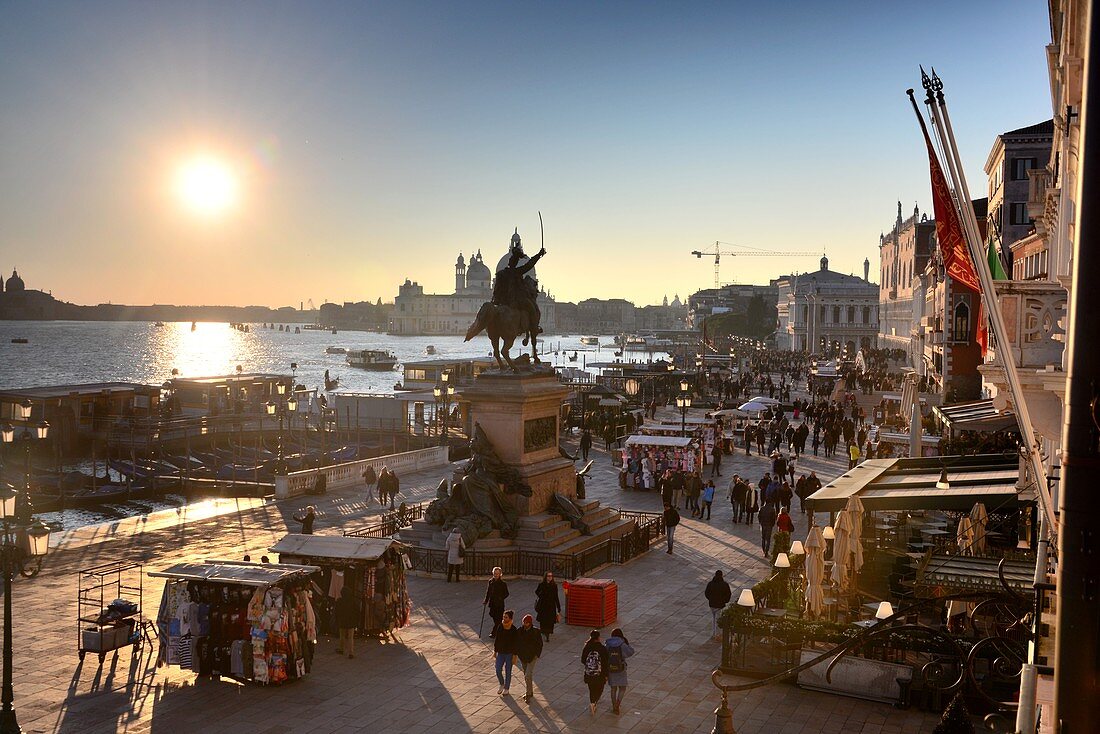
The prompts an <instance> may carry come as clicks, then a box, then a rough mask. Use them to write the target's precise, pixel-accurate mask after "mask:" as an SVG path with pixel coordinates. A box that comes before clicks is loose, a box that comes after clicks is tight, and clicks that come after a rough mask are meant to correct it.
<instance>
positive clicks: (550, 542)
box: [399, 500, 635, 554]
mask: <svg viewBox="0 0 1100 734" xmlns="http://www.w3.org/2000/svg"><path fill="white" fill-rule="evenodd" d="M575 502H576V503H577V505H578V506H579V507H580V508H581V509H582V510H583V511H584V522H585V524H587V525H588V528H589V530H590V532H591V534H590V535H582V534H581V532H580V531H579V530H577V529H575V528H574V527H573V526H572V525H571V524H570V523H569V521H568V520H565V519H563V518H562V517H561V516H560V515H554V514H551V513H548V512H541V513H538V514H535V515H527V516H525V517H521V518H520V519H519V528H518V530H517V531H516V537H515V538H502V537H500V533H499V532H498V531H495V530H494V531H493V532H491V533H490V534H489V535H487V536H486V537H484V538H479V539H478V540H477V542H476V543H474V545H473V550H475V551H482V552H488V551H500V550H516V549H518V550H528V551H536V552H543V553H561V554H570V553H579V552H580V551H583V550H586V549H587V548H590V547H592V546H594V545H598V544H599V543H603V542H604V541H607V540H611V539H613V538H618V537H620V536H622V535H625V534H627V533H629V532H631V531H633V530H634V525H635V523H634V520H625V519H623V518H622V517H620V515H619V513H618V512H617V511H615V510H614V509H612V508H610V507H601V506H600V503H599V501H598V500H575ZM399 539H400V540H401V542H402V543H407V544H409V545H416V546H421V547H425V548H442V547H443V544H444V542H445V541H446V534H445V533H444V532H443V528H441V527H438V526H435V525H429V524H428V523H427V522H426V521H424V520H414V521H413V523H412V527H409V528H404V529H402V530H401V532H400V533H399Z"/></svg>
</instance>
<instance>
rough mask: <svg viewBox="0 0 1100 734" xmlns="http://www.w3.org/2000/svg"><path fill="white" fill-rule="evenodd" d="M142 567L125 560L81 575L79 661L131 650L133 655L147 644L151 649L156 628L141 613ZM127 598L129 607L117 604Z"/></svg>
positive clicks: (95, 568)
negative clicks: (127, 649) (91, 655)
mask: <svg viewBox="0 0 1100 734" xmlns="http://www.w3.org/2000/svg"><path fill="white" fill-rule="evenodd" d="M143 576H144V574H143V573H142V564H140V563H129V562H126V561H114V562H111V563H104V564H101V565H99V566H93V567H92V568H86V569H84V570H83V571H81V572H80V580H79V585H78V594H77V652H78V654H79V655H80V659H81V660H84V656H85V655H87V654H88V653H89V652H90V653H95V654H97V655H99V662H101V663H102V662H103V660H104V659H105V658H106V657H107V653H109V652H112V651H114V650H120V649H122V648H124V647H128V646H130V647H133V651H134V653H137V652H138V650H139V649H140V648H141V647H142V645H143V644H145V643H146V642H148V644H149V646H150V648H152V647H153V638H155V637H156V636H157V630H156V626H155V625H154V624H153V623H152V621H151V620H149V619H147V618H146V617H144V616H143V615H142V613H141V604H142V598H143V597H142V593H143V591H144V589H143V586H142V579H143ZM120 599H126V600H128V601H130V602H131V603H130V604H127V605H121V604H116V603H115V602H116V600H120Z"/></svg>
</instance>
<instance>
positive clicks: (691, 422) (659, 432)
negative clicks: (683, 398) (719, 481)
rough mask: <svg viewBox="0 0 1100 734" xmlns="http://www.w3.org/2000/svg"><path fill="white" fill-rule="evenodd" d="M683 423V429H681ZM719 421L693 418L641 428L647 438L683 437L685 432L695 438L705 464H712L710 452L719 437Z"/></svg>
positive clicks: (652, 424) (650, 424)
mask: <svg viewBox="0 0 1100 734" xmlns="http://www.w3.org/2000/svg"><path fill="white" fill-rule="evenodd" d="M681 423H683V426H684V427H683V428H681V427H680V426H681ZM717 426H718V424H717V421H716V420H715V419H714V418H699V417H697V416H692V417H690V418H685V419H683V421H680V420H673V419H669V420H667V421H661V422H660V423H647V424H645V425H644V426H642V428H641V432H642V434H644V435H647V436H682V435H683V434H684V430H686V431H687V433H688V435H689V436H693V437H695V439H697V441H698V442H699V445H700V447H701V448H702V451H703V463H704V464H709V463H710V452H711V450H712V449H713V448H714V441H715V440H716V437H717V435H718V432H717Z"/></svg>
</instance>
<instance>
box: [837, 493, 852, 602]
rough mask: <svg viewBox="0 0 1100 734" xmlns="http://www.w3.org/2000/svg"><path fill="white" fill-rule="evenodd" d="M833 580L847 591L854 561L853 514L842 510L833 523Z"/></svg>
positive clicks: (841, 588)
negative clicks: (849, 569)
mask: <svg viewBox="0 0 1100 734" xmlns="http://www.w3.org/2000/svg"><path fill="white" fill-rule="evenodd" d="M833 534H834V535H835V536H836V537H835V538H833V573H832V579H833V582H834V583H836V585H837V586H838V587H839V588H840V590H841V591H845V590H847V588H848V568H849V566H850V564H851V562H852V558H851V556H852V516H851V515H850V514H849V513H847V512H840V513H838V514H837V516H836V522H835V523H834V524H833Z"/></svg>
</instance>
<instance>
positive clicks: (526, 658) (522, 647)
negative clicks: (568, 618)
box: [516, 614, 542, 703]
mask: <svg viewBox="0 0 1100 734" xmlns="http://www.w3.org/2000/svg"><path fill="white" fill-rule="evenodd" d="M534 624H535V620H534V619H533V618H532V617H531V615H530V614H525V615H523V626H522V627H520V628H519V631H518V632H517V633H516V657H518V658H519V666H520V669H521V670H522V671H523V681H524V683H526V684H527V693H526V694H524V696H523V700H524V702H525V703H531V698H532V697H534V695H535V689H534V684H535V663H537V662H538V659H539V657H541V656H542V632H541V630H539V628H538V627H535V626H534Z"/></svg>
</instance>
